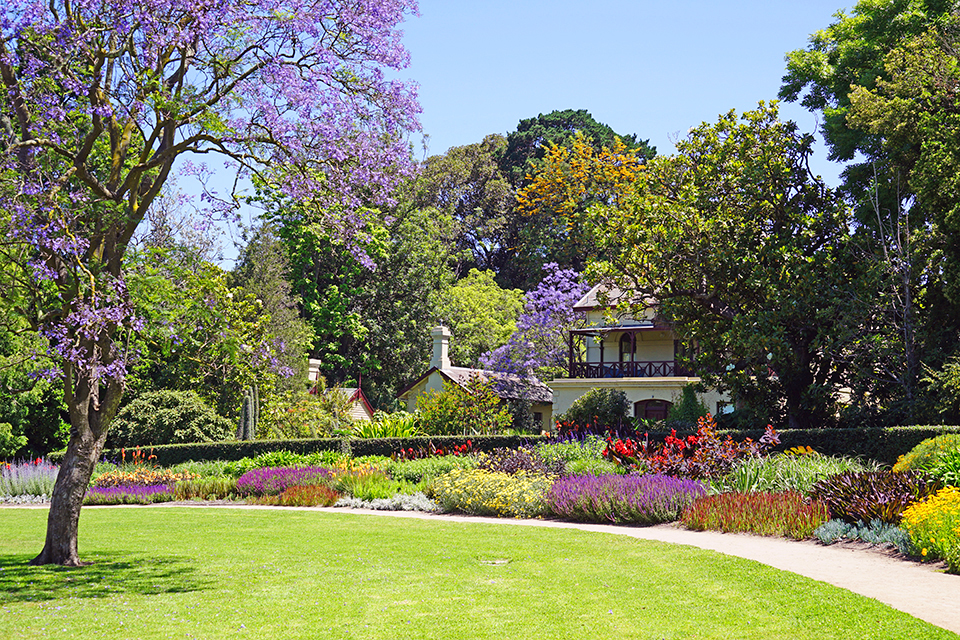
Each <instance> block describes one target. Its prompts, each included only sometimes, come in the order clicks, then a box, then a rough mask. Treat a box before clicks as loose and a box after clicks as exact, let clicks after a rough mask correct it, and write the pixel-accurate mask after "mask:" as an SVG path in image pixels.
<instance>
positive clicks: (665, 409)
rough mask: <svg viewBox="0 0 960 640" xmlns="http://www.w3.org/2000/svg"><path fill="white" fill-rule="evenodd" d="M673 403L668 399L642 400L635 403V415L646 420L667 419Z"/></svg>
mask: <svg viewBox="0 0 960 640" xmlns="http://www.w3.org/2000/svg"><path fill="white" fill-rule="evenodd" d="M671 406H672V404H671V403H670V402H667V401H666V400H641V401H639V402H634V403H633V417H634V418H643V419H645V420H666V419H667V414H668V413H670V407H671Z"/></svg>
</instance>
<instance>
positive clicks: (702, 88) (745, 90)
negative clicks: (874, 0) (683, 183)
mask: <svg viewBox="0 0 960 640" xmlns="http://www.w3.org/2000/svg"><path fill="white" fill-rule="evenodd" d="M841 1H842V0H826V1H823V0H807V1H805V2H798V1H796V0H792V1H785V0H766V1H765V2H761V1H759V0H746V1H741V2H723V1H714V2H707V1H704V2H698V1H693V0H673V1H672V2H671V1H667V2H663V1H660V2H649V1H647V0H640V1H637V0H634V1H628V0H594V2H590V3H586V2H571V1H567V0H560V1H557V0H553V1H543V0H541V1H538V2H533V1H528V0H513V1H512V2H511V1H509V0H483V1H478V0H421V2H420V14H421V15H420V17H419V18H417V17H413V18H410V19H408V21H407V22H406V24H405V25H404V31H405V37H404V43H405V44H406V46H407V49H408V50H409V51H410V54H411V57H412V64H411V66H410V67H409V68H408V69H407V70H405V72H404V73H402V74H401V77H405V78H409V79H412V80H414V81H416V82H418V83H419V84H420V102H421V106H422V107H423V114H422V117H421V121H422V124H423V129H424V133H426V134H428V135H429V155H433V154H438V153H443V152H445V151H446V150H447V149H448V148H449V147H451V146H458V145H465V144H470V143H473V142H478V141H480V140H481V139H483V136H484V135H486V134H489V133H502V134H506V133H508V132H510V131H513V130H514V129H516V126H517V123H518V122H519V121H520V120H521V119H523V118H530V117H534V116H536V115H537V114H539V113H549V112H550V111H553V110H555V109H586V110H587V111H589V112H590V113H591V114H592V115H593V116H594V118H595V119H597V120H598V121H600V122H603V123H606V124H608V125H610V126H611V127H612V128H613V129H614V130H615V131H617V132H619V133H622V134H629V133H636V134H637V135H638V137H640V138H649V140H650V142H651V144H653V145H655V146H656V147H657V150H658V152H659V153H661V154H663V153H672V152H673V151H674V147H673V141H674V140H676V139H677V138H678V137H680V136H683V135H684V134H685V132H686V131H687V130H689V129H690V128H691V127H693V126H696V125H698V124H700V123H701V122H704V121H714V120H716V118H717V116H718V115H719V114H721V113H725V112H726V111H729V110H730V109H736V110H737V111H744V110H748V109H752V108H755V107H756V105H757V102H759V101H760V100H772V99H774V98H776V95H777V92H778V90H779V88H780V79H781V77H782V76H783V74H784V71H785V62H784V55H785V54H786V53H787V52H788V51H793V50H795V49H802V48H805V47H806V46H807V43H808V39H809V37H810V35H811V34H812V33H813V32H815V31H817V30H819V29H823V28H825V27H827V26H828V25H829V24H830V23H831V22H833V18H832V16H833V14H834V13H836V12H837V11H838V10H841V9H845V10H847V9H849V7H850V6H852V5H844V4H839V2H841ZM782 115H783V117H785V118H789V119H792V120H795V121H796V122H797V123H798V124H799V125H800V127H801V129H802V130H804V131H814V130H815V129H816V128H817V126H818V124H817V120H816V117H815V116H814V115H813V114H810V113H808V112H807V111H805V110H803V109H802V108H800V107H799V106H797V105H790V104H786V105H782ZM418 152H419V150H418ZM818 156H819V158H817V161H816V164H815V168H816V170H817V171H818V172H820V173H821V174H822V175H823V177H824V178H825V179H827V181H828V183H830V184H836V182H837V179H836V176H837V174H838V173H839V168H837V167H835V166H833V165H832V163H829V162H827V160H826V153H825V152H824V151H823V150H822V148H820V149H819V151H818Z"/></svg>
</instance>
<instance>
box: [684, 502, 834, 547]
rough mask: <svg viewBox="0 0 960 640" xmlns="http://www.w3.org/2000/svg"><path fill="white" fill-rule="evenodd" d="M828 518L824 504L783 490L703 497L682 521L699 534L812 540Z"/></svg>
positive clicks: (693, 505) (685, 512)
mask: <svg viewBox="0 0 960 640" xmlns="http://www.w3.org/2000/svg"><path fill="white" fill-rule="evenodd" d="M828 517H829V515H828V511H827V507H826V505H825V504H823V503H822V502H819V501H817V500H814V501H811V502H807V501H805V500H804V498H803V496H802V495H800V494H799V493H797V492H795V491H781V492H776V493H769V492H762V493H721V494H719V495H714V496H708V497H706V498H701V499H700V500H697V501H696V502H694V503H693V504H692V505H691V506H689V507H687V509H685V510H684V512H683V515H682V516H681V518H680V521H681V522H682V523H683V524H684V526H686V527H687V528H688V529H694V530H696V531H704V530H707V529H710V530H714V531H723V532H724V533H756V534H759V535H764V536H789V537H791V538H794V539H796V540H802V539H803V538H808V537H810V536H811V535H812V534H813V532H814V531H815V530H816V528H817V527H819V526H820V525H821V524H823V523H824V522H826V520H827V518H828Z"/></svg>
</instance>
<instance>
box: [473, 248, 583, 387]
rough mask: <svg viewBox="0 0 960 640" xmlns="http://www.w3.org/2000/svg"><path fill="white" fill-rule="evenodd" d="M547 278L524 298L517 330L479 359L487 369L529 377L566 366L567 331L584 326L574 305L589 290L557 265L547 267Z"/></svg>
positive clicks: (575, 273)
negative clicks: (543, 370)
mask: <svg viewBox="0 0 960 640" xmlns="http://www.w3.org/2000/svg"><path fill="white" fill-rule="evenodd" d="M543 269H544V271H545V272H546V275H545V276H544V278H543V280H541V281H540V284H539V285H537V288H536V289H534V290H533V291H530V292H528V293H527V294H526V295H525V296H524V305H523V313H522V314H520V317H519V318H518V319H517V330H516V331H515V332H514V333H513V335H512V336H510V340H509V341H508V342H507V344H505V345H503V346H502V347H500V348H498V349H495V350H493V351H490V352H488V353H485V354H483V355H482V356H480V364H481V366H483V367H484V368H485V369H491V370H493V371H500V372H503V373H512V374H515V375H520V376H524V375H528V374H529V373H530V372H532V371H534V370H536V369H539V368H541V367H566V366H567V355H568V349H567V332H568V331H569V330H570V329H572V328H574V327H575V326H577V325H578V324H582V323H583V317H582V314H579V313H577V312H575V311H574V310H573V305H574V304H575V303H576V302H577V301H578V300H579V299H580V298H581V297H582V296H583V294H585V293H586V292H587V291H588V290H589V288H590V287H589V286H588V285H586V284H584V283H582V282H580V276H579V274H578V273H577V272H576V271H573V270H572V269H562V268H560V266H559V265H557V263H555V262H551V263H549V264H546V265H544V267H543Z"/></svg>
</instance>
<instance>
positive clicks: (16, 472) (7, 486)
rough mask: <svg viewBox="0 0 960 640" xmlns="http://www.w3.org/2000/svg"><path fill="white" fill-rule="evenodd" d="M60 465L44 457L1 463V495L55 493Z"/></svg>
mask: <svg viewBox="0 0 960 640" xmlns="http://www.w3.org/2000/svg"><path fill="white" fill-rule="evenodd" d="M59 471H60V467H58V466H57V465H55V464H50V463H49V462H47V461H46V460H44V459H42V458H37V459H36V460H27V461H23V462H13V463H9V464H8V463H0V497H5V496H11V497H14V496H46V497H48V498H49V497H50V495H51V494H52V493H53V486H54V484H55V483H56V481H57V473H58V472H59Z"/></svg>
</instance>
